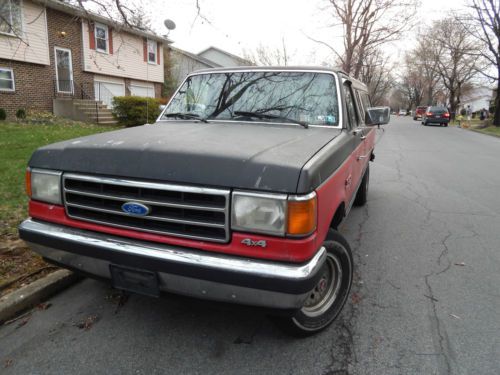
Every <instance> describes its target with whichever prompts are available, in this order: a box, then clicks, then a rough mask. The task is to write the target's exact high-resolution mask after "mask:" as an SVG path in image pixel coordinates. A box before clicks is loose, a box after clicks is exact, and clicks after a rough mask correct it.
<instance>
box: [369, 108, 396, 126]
mask: <svg viewBox="0 0 500 375" xmlns="http://www.w3.org/2000/svg"><path fill="white" fill-rule="evenodd" d="M390 118H391V109H390V108H389V107H371V108H368V109H367V110H366V113H365V124H366V125H367V126H374V125H385V124H388V123H389V120H390Z"/></svg>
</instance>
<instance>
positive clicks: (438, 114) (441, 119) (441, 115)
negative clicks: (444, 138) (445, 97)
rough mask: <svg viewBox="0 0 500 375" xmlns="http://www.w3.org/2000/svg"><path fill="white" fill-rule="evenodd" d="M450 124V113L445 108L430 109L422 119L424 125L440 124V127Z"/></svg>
mask: <svg viewBox="0 0 500 375" xmlns="http://www.w3.org/2000/svg"><path fill="white" fill-rule="evenodd" d="M449 122H450V113H449V112H448V109H446V108H445V107H440V106H437V107H428V108H427V110H426V111H425V113H424V117H422V124H423V125H429V124H438V125H440V126H448V123H449Z"/></svg>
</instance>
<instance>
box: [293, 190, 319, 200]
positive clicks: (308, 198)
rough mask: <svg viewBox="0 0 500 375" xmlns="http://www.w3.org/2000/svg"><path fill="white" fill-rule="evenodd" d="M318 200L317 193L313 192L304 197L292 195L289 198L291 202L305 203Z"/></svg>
mask: <svg viewBox="0 0 500 375" xmlns="http://www.w3.org/2000/svg"><path fill="white" fill-rule="evenodd" d="M314 198H316V192H315V191H312V192H310V193H309V194H304V195H290V196H288V200H289V201H294V202H304V201H308V200H311V199H314Z"/></svg>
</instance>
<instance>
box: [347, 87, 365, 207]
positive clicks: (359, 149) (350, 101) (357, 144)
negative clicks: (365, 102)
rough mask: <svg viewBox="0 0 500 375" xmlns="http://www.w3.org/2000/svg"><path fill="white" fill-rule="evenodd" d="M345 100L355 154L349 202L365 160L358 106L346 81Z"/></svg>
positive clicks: (348, 188) (353, 154)
mask: <svg viewBox="0 0 500 375" xmlns="http://www.w3.org/2000/svg"><path fill="white" fill-rule="evenodd" d="M343 89H344V98H345V102H346V118H347V122H348V127H349V131H350V133H351V135H352V145H353V152H352V153H351V155H350V163H351V166H352V168H351V176H350V180H349V178H348V181H346V192H347V195H348V197H349V202H350V201H351V200H352V198H353V194H354V193H355V192H356V189H357V187H358V184H359V182H360V179H361V177H362V173H363V169H364V168H363V167H364V159H363V158H361V157H362V156H364V151H365V150H364V139H365V135H364V133H363V127H362V123H361V121H360V117H359V110H358V108H357V106H356V100H355V98H354V94H353V90H352V87H351V82H349V81H345V82H344V84H343Z"/></svg>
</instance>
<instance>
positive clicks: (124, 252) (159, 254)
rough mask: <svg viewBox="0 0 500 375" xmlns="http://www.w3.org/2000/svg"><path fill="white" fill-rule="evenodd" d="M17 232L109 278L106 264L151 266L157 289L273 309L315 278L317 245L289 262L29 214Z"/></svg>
mask: <svg viewBox="0 0 500 375" xmlns="http://www.w3.org/2000/svg"><path fill="white" fill-rule="evenodd" d="M19 234H20V237H21V238H22V239H23V240H25V241H26V242H27V243H28V244H29V245H30V247H31V248H32V249H33V250H34V251H35V252H37V253H38V254H40V255H41V256H42V257H44V258H46V259H47V260H49V261H53V262H55V263H58V264H61V265H63V266H66V267H68V268H70V269H76V270H80V271H83V272H85V273H88V274H91V275H95V276H98V277H101V278H106V279H110V278H111V273H110V265H111V264H114V265H122V266H127V267H135V268H138V269H143V270H148V271H153V272H156V273H157V275H158V280H159V287H160V290H162V291H165V292H172V293H177V294H183V295H188V296H192V297H197V298H203V299H210V300H216V301H224V302H233V303H240V304H246V305H254V306H262V307H268V308H277V309H297V308H300V307H302V305H303V303H304V301H305V299H306V298H307V296H308V295H309V292H310V291H311V290H312V289H313V288H314V286H315V285H316V283H317V282H318V280H319V278H320V276H321V275H320V271H321V268H322V266H323V264H324V262H325V259H326V250H325V248H323V247H321V248H320V249H319V250H318V252H317V253H316V254H315V255H314V257H313V258H311V259H310V260H309V261H308V262H307V263H303V264H290V263H283V262H275V261H266V260H257V259H250V258H242V257H236V256H230V255H223V254H215V253H208V252H202V251H198V250H195V249H189V248H181V247H174V246H170V245H164V244H158V243H152V242H142V241H136V240H132V239H129V238H124V237H115V236H110V235H107V234H103V233H97V232H91V231H86V230H81V229H77V228H71V227H65V226H60V225H56V224H51V223H47V222H42V221H35V220H33V219H28V220H26V221H24V222H23V223H22V224H21V225H20V227H19Z"/></svg>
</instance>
